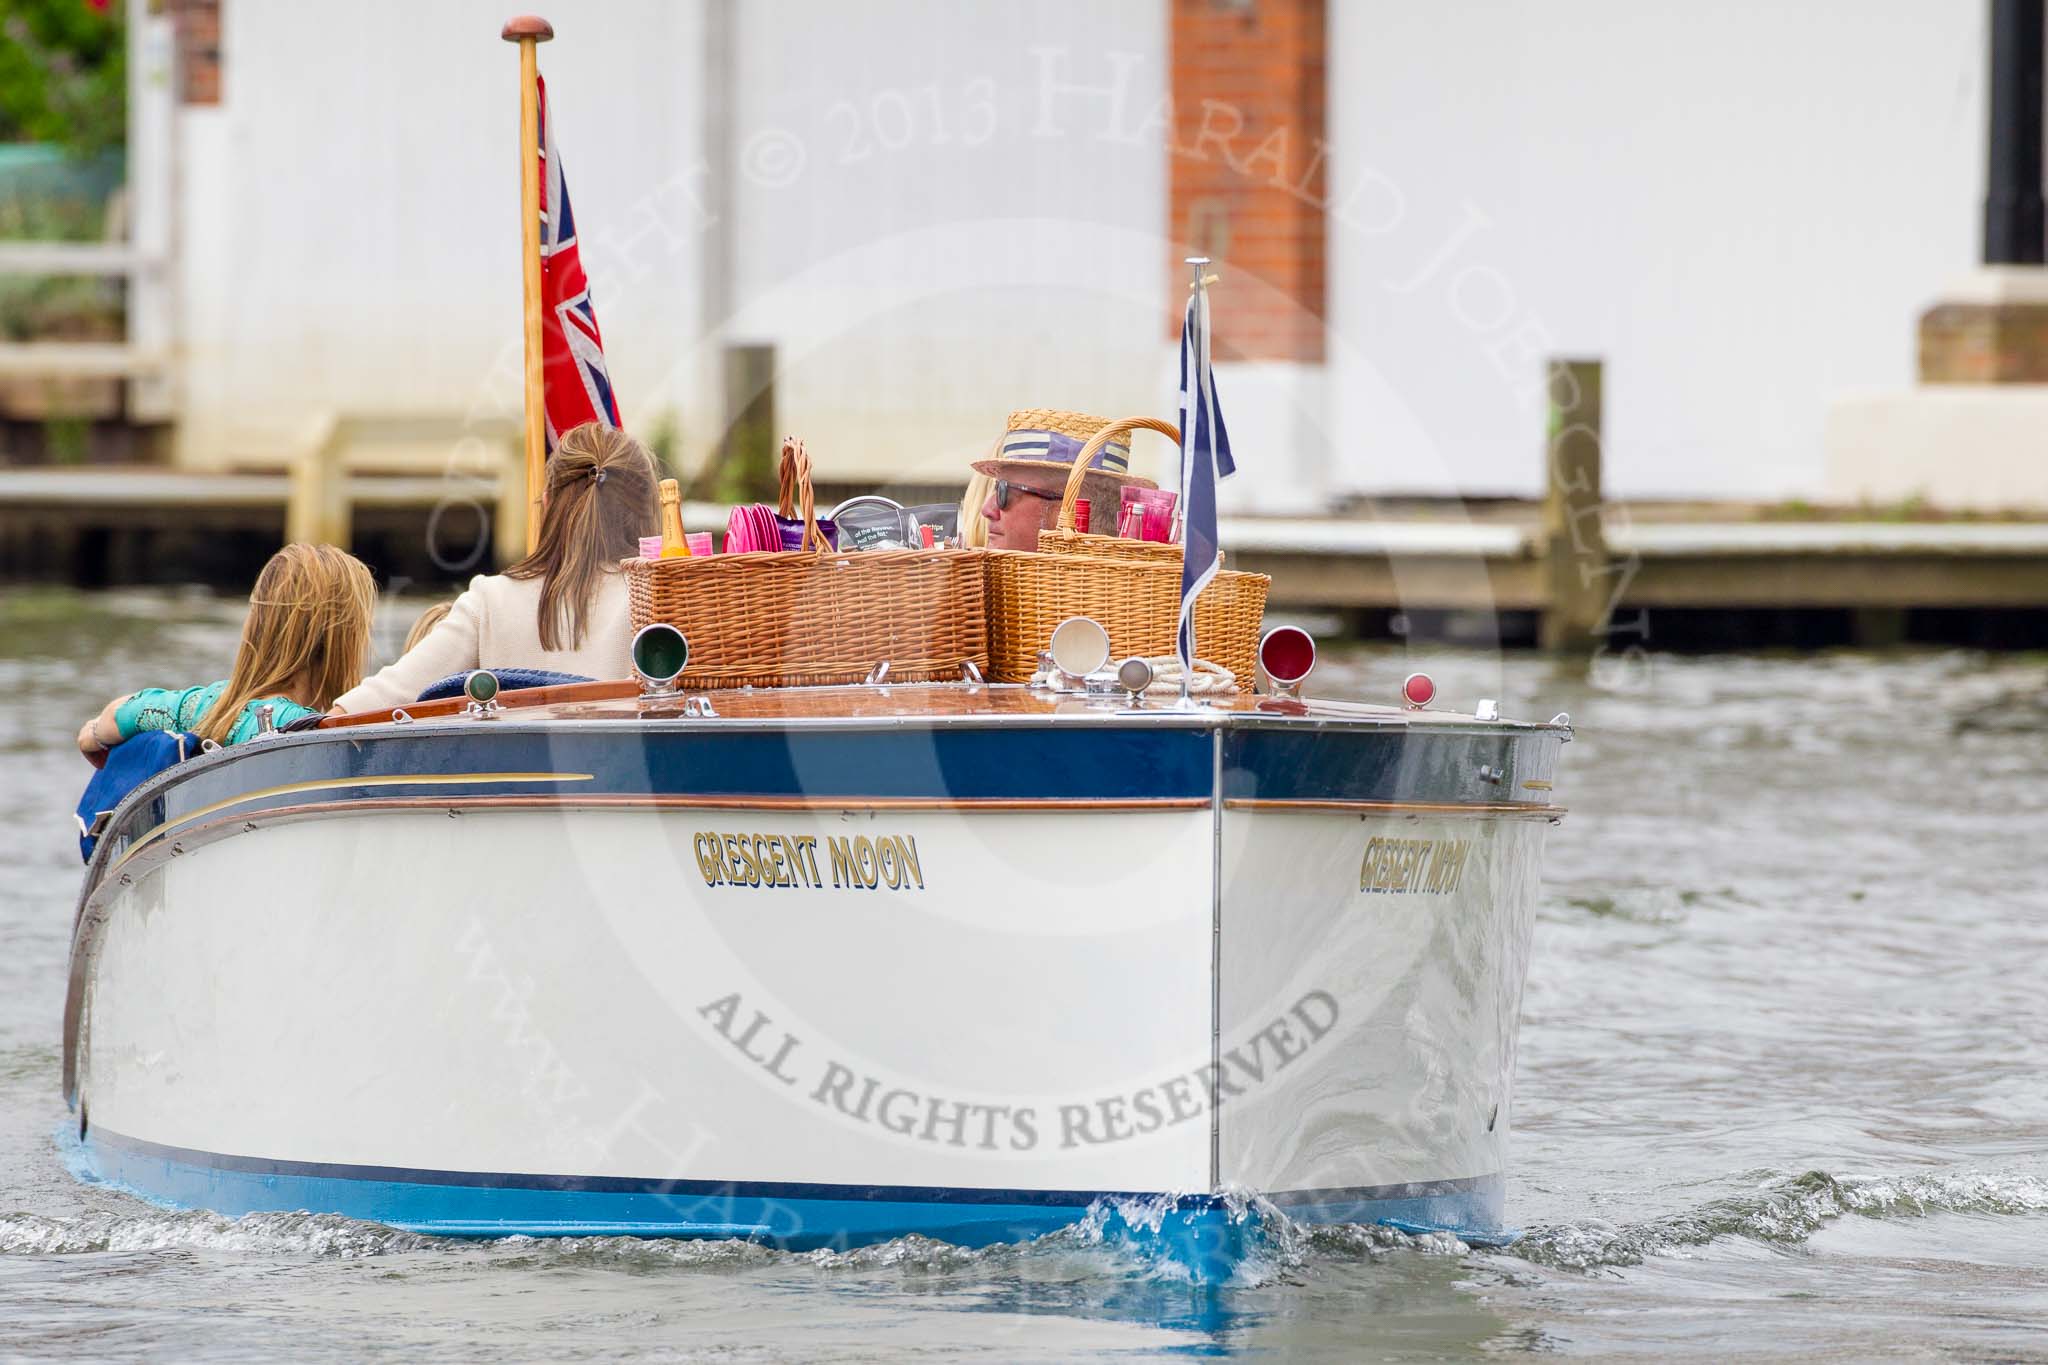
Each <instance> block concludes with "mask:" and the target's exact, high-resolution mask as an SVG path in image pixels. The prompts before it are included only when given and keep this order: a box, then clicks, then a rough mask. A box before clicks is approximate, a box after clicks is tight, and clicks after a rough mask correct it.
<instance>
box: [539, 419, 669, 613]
mask: <svg viewBox="0 0 2048 1365" xmlns="http://www.w3.org/2000/svg"><path fill="white" fill-rule="evenodd" d="M660 530H661V510H660V507H659V506H658V504H657V503H656V502H655V496H654V457H653V456H651V455H649V454H648V453H647V449H646V447H645V446H642V445H641V444H640V443H639V442H638V441H636V440H634V439H633V438H632V437H630V436H628V435H627V434H626V433H625V432H623V431H620V430H618V429H617V428H616V427H608V426H605V425H603V424H602V423H599V422H585V423H584V424H583V425H582V426H580V427H574V428H571V429H570V430H569V432H568V433H567V434H565V435H564V436H563V437H562V439H561V440H560V441H559V442H557V443H556V445H555V453H554V454H553V455H551V456H549V457H548V472H547V505H546V506H544V507H543V508H542V509H541V514H540V535H539V537H538V538H537V539H536V540H535V541H534V548H533V553H532V554H530V555H528V556H527V557H526V558H524V559H522V560H520V561H519V562H518V563H517V564H514V565H512V566H511V567H510V568H508V569H506V570H505V576H506V577H507V578H538V579H539V580H541V586H540V615H539V620H538V622H537V624H538V625H539V627H540V643H541V647H542V648H544V649H574V648H577V647H580V646H581V645H582V643H583V637H584V635H585V634H586V633H587V632H588V630H589V622H588V620H587V619H586V618H587V615H588V613H589V610H590V599H591V597H592V596H593V595H594V594H595V593H596V592H597V586H598V582H599V578H598V575H600V574H602V573H603V572H604V571H605V570H607V569H615V568H617V567H618V564H619V561H620V560H622V559H631V558H632V557H633V556H634V555H636V554H638V553H639V552H640V537H642V536H651V535H657V534H659V533H660Z"/></svg>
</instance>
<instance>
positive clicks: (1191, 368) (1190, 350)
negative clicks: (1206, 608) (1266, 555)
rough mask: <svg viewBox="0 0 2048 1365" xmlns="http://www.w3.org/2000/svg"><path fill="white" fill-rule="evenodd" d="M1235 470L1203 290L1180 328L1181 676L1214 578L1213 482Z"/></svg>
mask: <svg viewBox="0 0 2048 1365" xmlns="http://www.w3.org/2000/svg"><path fill="white" fill-rule="evenodd" d="M1236 472H1237V465H1236V464H1235V463H1234V462H1233V461H1232V460H1231V458H1230V433H1229V432H1227V431H1225V430H1224V429H1223V409H1222V407H1221V405H1220V404H1218V402H1217V401H1216V372H1215V370H1214V369H1213V368H1212V367H1211V365H1210V363H1209V291H1208V290H1206V289H1197V290H1195V291H1194V293H1193V296H1192V297H1190V298H1189V299H1188V312H1187V318H1186V320H1185V321H1183V322H1182V323H1181V329H1180V510H1181V518H1182V522H1181V526H1182V530H1181V549H1182V557H1181V570H1180V641H1179V647H1180V664H1181V669H1182V670H1183V671H1182V676H1183V677H1192V676H1193V675H1194V667H1195V598H1196V597H1198V596H1200V595H1201V591H1202V589H1203V588H1206V587H1208V586H1209V580H1210V579H1212V578H1214V577H1215V576H1216V550H1217V547H1216V481H1217V480H1218V479H1227V478H1229V477H1230V476H1231V475H1232V474H1235V473H1236Z"/></svg>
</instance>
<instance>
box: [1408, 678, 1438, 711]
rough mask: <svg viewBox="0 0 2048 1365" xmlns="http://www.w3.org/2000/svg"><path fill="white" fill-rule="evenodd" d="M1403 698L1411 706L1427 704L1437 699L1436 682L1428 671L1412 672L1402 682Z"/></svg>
mask: <svg viewBox="0 0 2048 1365" xmlns="http://www.w3.org/2000/svg"><path fill="white" fill-rule="evenodd" d="M1401 700H1402V701H1405V702H1407V703H1408V704H1409V705H1410V706H1416V707H1421V706H1427V705H1429V704H1430V703H1431V702H1433V701H1435V700H1436V684H1435V683H1433V682H1431V681H1430V678H1429V674H1427V673H1410V674H1409V675H1408V676H1407V677H1406V678H1404V679H1403V680H1402V682H1401Z"/></svg>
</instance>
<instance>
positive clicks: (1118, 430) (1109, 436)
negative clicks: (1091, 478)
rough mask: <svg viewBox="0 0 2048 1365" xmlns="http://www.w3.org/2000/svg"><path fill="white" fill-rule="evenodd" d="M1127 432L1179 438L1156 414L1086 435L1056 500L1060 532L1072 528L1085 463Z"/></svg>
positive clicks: (1100, 532)
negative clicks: (1089, 435)
mask: <svg viewBox="0 0 2048 1365" xmlns="http://www.w3.org/2000/svg"><path fill="white" fill-rule="evenodd" d="M1127 431H1156V432H1158V433H1159V434H1160V435H1161V436H1171V437H1172V438H1173V439H1174V440H1176V441H1178V440H1179V439H1180V428H1179V427H1177V426H1175V425H1174V424H1173V423H1171V422H1163V421H1161V420H1160V419H1159V418H1157V417H1126V418H1124V419H1123V420H1122V421H1120V422H1111V423H1110V424H1109V425H1108V426H1106V427H1104V428H1103V429H1102V430H1100V431H1098V432H1096V433H1095V434H1094V435H1093V436H1091V437H1089V438H1088V444H1087V445H1085V446H1082V447H1081V453H1080V454H1079V455H1076V456H1075V457H1074V469H1073V472H1072V473H1070V474H1068V475H1067V492H1066V496H1064V497H1062V498H1061V499H1060V520H1059V528H1060V529H1061V530H1062V531H1071V530H1073V529H1074V504H1075V503H1077V502H1079V501H1080V500H1081V485H1082V483H1083V482H1085V481H1086V480H1087V478H1088V473H1089V469H1088V466H1089V465H1090V464H1091V463H1093V462H1094V459H1095V457H1096V456H1097V455H1100V454H1101V453H1102V448H1103V447H1104V446H1106V445H1108V444H1109V443H1110V442H1111V441H1113V440H1115V439H1116V438H1117V437H1119V436H1121V435H1123V434H1124V433H1125V432H1127ZM1088 529H1089V530H1091V531H1093V532H1095V533H1096V534H1098V535H1104V534H1108V533H1107V532H1104V531H1103V530H1102V528H1100V527H1098V526H1090V527H1089V528H1088Z"/></svg>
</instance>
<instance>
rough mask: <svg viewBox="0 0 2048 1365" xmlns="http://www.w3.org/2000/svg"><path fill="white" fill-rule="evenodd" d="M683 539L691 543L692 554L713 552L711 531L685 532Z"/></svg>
mask: <svg viewBox="0 0 2048 1365" xmlns="http://www.w3.org/2000/svg"><path fill="white" fill-rule="evenodd" d="M683 539H684V540H686V541H688V542H689V543H690V553H691V554H692V555H708V554H710V553H711V552H712V551H711V533H710V532H709V531H689V532H686V533H685V534H684V536H683Z"/></svg>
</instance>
